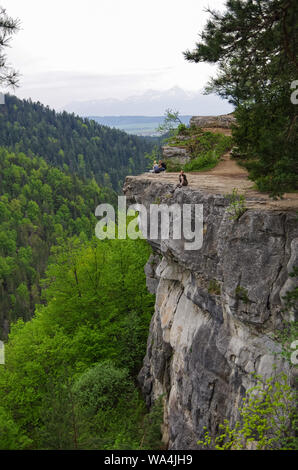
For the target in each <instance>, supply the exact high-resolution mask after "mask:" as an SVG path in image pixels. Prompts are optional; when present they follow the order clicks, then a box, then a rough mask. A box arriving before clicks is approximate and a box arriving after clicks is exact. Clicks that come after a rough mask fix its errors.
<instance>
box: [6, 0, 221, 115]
mask: <svg viewBox="0 0 298 470" xmlns="http://www.w3.org/2000/svg"><path fill="white" fill-rule="evenodd" d="M224 3H225V1H224V0H186V2H185V4H184V7H183V8H181V2H180V1H178V0H164V1H163V2H159V0H152V1H151V2H150V4H148V3H147V2H145V0H143V1H142V0H128V2H125V3H124V2H122V1H121V0H101V1H100V2H98V1H97V0H85V2H84V5H83V6H82V4H81V2H79V0H73V1H72V2H71V6H70V4H69V3H68V2H60V0H59V1H58V0H51V2H49V1H47V0H45V1H43V2H38V1H37V0H26V2H24V1H23V0H2V1H1V5H2V6H3V7H4V8H6V10H7V13H8V15H10V16H12V17H14V18H19V19H20V21H21V30H20V31H19V32H18V33H17V34H16V35H15V36H14V37H13V39H12V41H11V48H10V49H9V50H8V51H7V52H8V54H7V55H8V60H9V62H10V63H11V64H12V65H13V66H14V67H15V68H16V69H17V70H19V71H20V73H21V81H20V87H19V88H18V89H16V90H15V94H16V96H18V97H19V98H31V99H32V100H33V101H40V102H41V103H43V104H45V105H48V106H50V107H51V108H54V109H56V110H61V109H66V108H69V106H71V105H72V104H73V103H78V102H80V103H84V102H85V103H86V102H90V101H103V100H110V101H111V100H114V104H115V100H118V104H120V106H121V102H125V100H128V101H130V102H131V98H132V97H142V96H143V95H146V94H148V93H149V92H154V93H155V94H156V93H160V94H161V95H165V94H167V93H168V92H169V91H170V90H172V89H180V90H182V91H183V92H184V93H185V97H187V95H189V94H191V93H193V94H195V95H196V96H197V95H198V94H199V93H201V92H202V90H203V88H204V86H205V85H206V83H207V82H208V80H209V78H210V76H212V75H214V74H215V73H216V67H215V66H214V65H210V64H205V63H204V64H193V63H189V62H187V61H185V60H184V57H183V51H185V50H186V49H192V48H193V47H194V46H195V42H196V41H197V40H198V34H199V33H200V31H202V29H203V27H204V25H205V24H206V21H207V19H208V14H207V13H206V12H205V11H204V10H205V8H206V7H207V6H211V7H212V8H215V9H222V8H223V5H224ZM190 12H191V14H190ZM206 100H207V101H206ZM208 100H209V103H210V108H212V107H213V103H214V99H213V98H212V97H207V98H203V101H204V103H205V102H208ZM114 104H113V106H114ZM184 105H185V106H184V107H185V109H182V108H183V106H181V105H180V108H181V109H180V112H181V114H197V113H198V112H197V106H196V104H194V106H193V108H192V109H191V108H189V102H188V100H187V98H185V103H184ZM187 106H188V107H187ZM218 106H219V109H218V112H217V114H222V113H224V112H225V109H226V107H227V106H229V105H227V103H225V102H224V101H218ZM146 107H147V106H146ZM148 107H149V108H150V106H149V104H148ZM167 107H172V108H175V107H177V106H176V105H175V103H173V104H171V103H168V105H167ZM114 109H115V107H114V108H113V110H112V111H110V112H109V114H110V115H112V114H114V113H115V111H114ZM138 112H139V111H138ZM163 112H164V109H163V110H162V109H160V108H155V109H153V108H152V106H151V108H150V109H148V111H146V109H145V110H144V111H143V112H142V113H141V114H142V115H148V113H149V115H150V114H154V115H155V114H160V113H161V114H163ZM121 113H122V111H121ZM87 114H89V112H88V113H87ZM104 114H106V112H105V113H104ZM126 114H128V115H129V114H131V111H129V110H127V111H126ZM210 114H212V113H210Z"/></svg>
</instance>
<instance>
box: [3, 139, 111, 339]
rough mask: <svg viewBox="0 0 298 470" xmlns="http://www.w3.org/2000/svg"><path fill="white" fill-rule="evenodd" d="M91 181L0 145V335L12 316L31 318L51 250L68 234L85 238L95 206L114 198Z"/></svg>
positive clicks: (87, 236)
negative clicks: (83, 179)
mask: <svg viewBox="0 0 298 470" xmlns="http://www.w3.org/2000/svg"><path fill="white" fill-rule="evenodd" d="M115 198H116V196H115V193H114V192H113V190H111V189H109V188H103V187H99V186H98V184H97V183H96V181H95V180H94V179H93V180H85V181H82V180H81V179H79V178H78V177H77V176H75V175H72V174H69V173H68V174H67V173H66V172H64V171H61V170H59V169H58V168H54V167H52V166H49V165H48V164H47V163H46V162H45V160H44V159H43V158H41V157H34V156H32V157H30V158H29V157H27V156H26V155H25V154H23V153H12V152H10V151H8V150H7V149H5V148H0V339H3V338H6V336H7V333H8V330H9V324H10V322H11V321H15V320H16V319H17V318H23V319H24V320H28V319H30V318H31V316H32V314H33V311H34V305H35V304H36V303H39V302H40V279H41V277H42V276H43V274H44V271H45V268H46V266H47V262H48V257H49V253H50V248H51V246H52V245H55V244H57V243H60V242H61V240H63V239H66V238H67V237H69V236H72V235H75V234H77V235H80V234H81V236H82V237H85V238H90V237H91V235H92V234H93V233H94V227H95V224H96V218H95V216H94V211H95V208H96V206H97V205H98V204H100V203H101V202H111V203H114V202H115Z"/></svg>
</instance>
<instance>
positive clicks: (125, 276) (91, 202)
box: [0, 0, 298, 450]
mask: <svg viewBox="0 0 298 470" xmlns="http://www.w3.org/2000/svg"><path fill="white" fill-rule="evenodd" d="M208 11H209V13H210V18H209V20H208V21H207V23H206V26H205V28H204V30H203V31H202V32H201V35H200V40H199V42H197V44H196V45H195V47H194V48H193V50H191V51H190V50H189V51H185V52H184V56H185V59H186V60H187V61H190V62H195V63H201V62H205V63H209V64H217V66H218V74H217V76H216V77H214V78H213V79H211V80H210V83H209V85H208V86H207V88H206V92H212V93H214V92H215V93H217V94H218V95H219V96H221V97H222V98H224V99H228V100H229V101H230V102H231V103H232V104H233V105H234V106H235V117H236V118H237V125H236V126H235V127H234V129H233V136H232V138H230V137H225V136H220V135H214V134H212V133H204V134H203V133H202V135H199V136H196V141H195V145H194V139H193V135H192V130H191V129H190V128H187V127H186V126H185V125H182V123H181V125H182V127H180V128H179V129H178V130H177V131H176V134H175V135H172V137H171V138H170V141H169V142H170V145H171V142H172V145H174V144H175V145H177V141H179V138H178V137H179V132H180V141H181V137H182V138H184V145H185V147H188V149H191V150H192V152H193V157H194V158H193V159H192V161H191V162H190V163H188V164H186V165H185V168H184V169H185V171H189V172H199V171H204V170H208V169H210V168H213V167H214V166H216V165H217V163H218V162H219V160H220V157H221V156H222V155H223V154H224V153H225V152H226V151H227V150H230V149H231V147H233V153H232V158H235V159H236V160H237V162H239V163H240V164H241V165H244V166H245V167H246V168H247V169H248V171H249V177H250V178H251V180H252V187H253V188H254V189H257V190H259V191H264V192H267V193H268V194H270V195H271V196H273V197H274V198H278V197H282V196H283V194H284V193H285V192H297V190H298V177H297V175H298V166H297V164H298V163H297V162H298V160H297V144H298V141H297V136H298V132H297V130H298V119H297V109H298V108H297V105H296V106H294V105H293V104H292V102H291V100H290V96H291V93H292V89H291V83H292V82H293V81H294V80H297V79H298V74H297V69H298V66H297V36H298V34H297V21H296V20H297V13H298V4H297V2H294V1H293V0H289V1H287V2H285V1H284V0H268V1H264V0H261V1H258V2H256V1H253V0H252V1H251V0H249V1H242V0H228V1H227V2H226V10H225V11H224V12H223V13H219V12H217V11H213V10H210V9H209V10H208ZM19 30H20V23H19V22H18V21H17V20H13V19H12V18H10V17H9V16H7V14H6V12H5V10H3V9H2V8H1V7H0V71H1V74H0V85H13V86H16V85H17V84H18V80H19V77H18V73H17V72H15V71H14V70H13V69H12V68H10V67H9V66H8V65H7V63H6V55H5V50H6V47H7V45H8V43H9V40H10V38H11V37H12V35H14V33H16V32H18V31H19ZM179 53H180V54H181V51H179ZM144 112H145V111H144ZM198 114H199V113H198ZM177 136H178V137H177ZM168 137H169V136H168ZM177 138H178V140H177ZM171 139H172V140H171ZM175 139H176V140H177V141H176V140H175ZM160 143H161V140H160V139H153V138H145V137H137V136H134V135H128V134H126V133H125V132H122V131H119V130H116V129H111V128H109V127H107V126H103V125H100V124H98V123H97V122H95V121H94V120H90V119H85V118H81V117H79V116H76V115H74V114H70V113H67V112H57V111H55V110H53V109H51V108H50V107H49V106H45V105H44V104H42V103H40V102H34V101H33V100H31V99H19V98H17V97H16V96H14V95H13V94H10V93H6V95H5V105H1V106H0V340H1V341H4V343H5V364H1V365H0V450H3V449H6V450H45V449H47V450H48V449H49V450H62V449H70V450H74V449H87V450H88V449H90V450H94V449H99V450H107V449H108V450H124V449H132V450H142V449H146V450H147V449H148V450H150V449H153V450H154V449H156V450H158V449H163V448H164V446H165V444H164V443H163V442H162V441H161V439H162V436H161V424H162V421H163V403H162V400H163V397H160V399H159V400H156V401H155V403H154V404H153V406H152V407H151V409H150V410H149V409H148V408H147V407H146V405H145V401H144V398H143V396H142V394H141V391H140V387H139V384H138V374H139V372H140V369H141V366H142V361H143V358H144V356H145V354H146V345H147V338H148V331H149V327H150V321H151V318H152V314H153V312H154V303H155V297H154V296H153V295H152V294H150V293H149V292H148V290H147V288H146V279H145V274H144V266H145V264H146V262H147V261H148V258H149V256H150V254H151V248H150V246H149V245H148V244H147V243H146V241H145V240H129V239H126V240H108V239H105V240H101V241H100V240H98V239H97V238H95V236H94V231H95V226H96V222H97V219H96V217H95V215H94V213H95V209H96V207H97V206H98V205H99V204H101V203H110V204H112V205H113V206H114V207H115V206H116V203H117V195H118V194H120V193H121V189H122V186H123V182H124V179H125V177H126V175H138V174H141V173H142V172H144V171H145V170H147V168H148V164H149V160H150V156H151V158H152V159H153V158H157V157H158V158H159V156H160V154H159V145H160ZM177 169H178V168H177V167H172V168H171V165H169V166H168V171H171V170H172V171H177ZM154 177H155V175H154V176H152V178H154ZM182 190H183V189H182ZM214 282H215V281H214ZM294 294H295V301H296V298H297V289H296V291H295V292H294ZM212 393H213V392H212ZM227 432H229V430H228V431H227Z"/></svg>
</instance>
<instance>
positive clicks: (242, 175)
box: [136, 152, 298, 211]
mask: <svg viewBox="0 0 298 470" xmlns="http://www.w3.org/2000/svg"><path fill="white" fill-rule="evenodd" d="M136 178H140V179H142V178H146V179H147V180H148V179H150V180H152V181H153V180H156V181H159V182H165V183H173V184H177V183H178V178H179V173H158V174H153V173H144V174H143V175H139V176H136ZM187 179H188V183H189V187H190V188H193V189H196V190H197V189H202V190H208V191H209V192H211V193H216V194H231V193H232V191H233V189H234V188H237V190H238V193H239V194H244V195H245V199H246V207H247V208H262V209H266V210H293V211H298V193H287V194H285V195H284V197H283V199H279V200H276V201H274V200H272V199H271V198H270V197H269V196H268V195H267V194H263V193H260V192H259V191H256V190H255V189H254V188H253V181H251V180H249V179H248V173H247V171H246V170H245V169H244V168H242V167H241V166H239V165H238V164H237V163H236V162H235V160H231V158H230V152H228V153H226V154H225V155H223V157H222V158H221V160H220V162H219V164H218V165H217V166H216V167H215V168H213V169H212V170H209V171H205V172H204V171H202V172H194V173H187Z"/></svg>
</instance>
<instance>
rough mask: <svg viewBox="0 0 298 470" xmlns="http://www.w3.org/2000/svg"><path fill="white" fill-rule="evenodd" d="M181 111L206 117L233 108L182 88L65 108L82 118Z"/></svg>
mask: <svg viewBox="0 0 298 470" xmlns="http://www.w3.org/2000/svg"><path fill="white" fill-rule="evenodd" d="M169 108H170V109H175V110H178V111H179V112H180V113H181V114H182V115H184V116H185V115H187V116H189V115H190V116H193V115H200V116H207V115H218V114H227V113H230V112H232V111H233V106H232V105H231V104H229V103H228V102H227V101H224V100H222V99H220V98H219V97H218V96H216V95H203V94H202V93H200V92H188V91H185V90H182V89H181V88H179V87H174V88H171V89H169V90H165V91H156V90H148V91H146V92H145V93H143V94H141V95H135V96H130V97H128V98H125V99H122V100H120V99H116V98H106V99H98V100H91V101H74V102H72V103H69V104H67V105H66V106H64V107H63V109H64V110H65V111H68V112H73V113H76V114H79V115H80V116H85V117H87V116H105V117H107V116H141V117H144V116H151V117H154V116H162V115H164V112H165V110H166V109H169Z"/></svg>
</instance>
